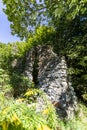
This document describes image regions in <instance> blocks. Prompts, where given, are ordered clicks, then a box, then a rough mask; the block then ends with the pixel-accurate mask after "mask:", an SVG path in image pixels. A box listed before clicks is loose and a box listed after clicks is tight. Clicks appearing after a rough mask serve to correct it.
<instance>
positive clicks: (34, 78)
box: [32, 46, 39, 85]
mask: <svg viewBox="0 0 87 130" xmlns="http://www.w3.org/2000/svg"><path fill="white" fill-rule="evenodd" d="M38 62H39V59H38V49H37V47H36V46H35V47H34V64H33V72H32V76H33V82H34V83H35V85H37V84H38V83H39V82H38V72H39V70H38Z"/></svg>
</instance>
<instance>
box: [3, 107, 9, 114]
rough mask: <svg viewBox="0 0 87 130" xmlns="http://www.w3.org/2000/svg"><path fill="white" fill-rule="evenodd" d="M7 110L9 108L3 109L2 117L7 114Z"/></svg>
mask: <svg viewBox="0 0 87 130" xmlns="http://www.w3.org/2000/svg"><path fill="white" fill-rule="evenodd" d="M8 110H9V108H8V107H7V108H5V109H4V110H3V111H2V114H3V115H4V114H6V113H7V112H8Z"/></svg>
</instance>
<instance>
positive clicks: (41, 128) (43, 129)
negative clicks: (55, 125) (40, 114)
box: [37, 125, 51, 130]
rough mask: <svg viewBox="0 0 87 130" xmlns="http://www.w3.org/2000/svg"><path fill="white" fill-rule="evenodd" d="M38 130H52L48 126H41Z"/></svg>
mask: <svg viewBox="0 0 87 130" xmlns="http://www.w3.org/2000/svg"><path fill="white" fill-rule="evenodd" d="M37 130H51V129H50V128H49V127H48V126H47V125H42V126H41V125H40V126H39V127H38V129H37Z"/></svg>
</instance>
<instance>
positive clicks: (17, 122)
mask: <svg viewBox="0 0 87 130" xmlns="http://www.w3.org/2000/svg"><path fill="white" fill-rule="evenodd" d="M12 122H13V123H14V124H15V125H19V124H21V121H20V119H19V118H18V116H17V115H16V114H14V115H13V116H12Z"/></svg>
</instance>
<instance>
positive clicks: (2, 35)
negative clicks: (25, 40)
mask: <svg viewBox="0 0 87 130" xmlns="http://www.w3.org/2000/svg"><path fill="white" fill-rule="evenodd" d="M2 8H3V4H2V0H0V42H2V43H9V42H10V43H13V42H16V41H20V39H19V38H18V37H16V36H13V35H11V29H10V22H9V21H8V19H7V16H6V15H5V14H4V12H3V11H2Z"/></svg>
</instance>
